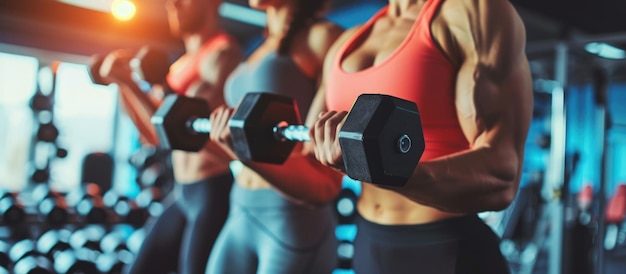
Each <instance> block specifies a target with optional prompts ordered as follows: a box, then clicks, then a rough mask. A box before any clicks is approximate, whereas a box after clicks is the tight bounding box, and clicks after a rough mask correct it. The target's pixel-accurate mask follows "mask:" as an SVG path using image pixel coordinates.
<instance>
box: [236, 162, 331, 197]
mask: <svg viewBox="0 0 626 274" xmlns="http://www.w3.org/2000/svg"><path fill="white" fill-rule="evenodd" d="M244 164H245V165H246V166H248V167H249V168H251V169H252V170H254V171H255V172H257V173H258V174H259V175H261V176H262V177H263V178H264V179H265V180H267V181H268V182H270V183H271V184H272V186H273V187H274V188H276V189H277V190H278V191H280V192H282V193H283V194H285V195H286V196H288V197H290V198H292V199H293V200H296V201H299V202H302V203H305V204H311V205H324V204H327V203H329V202H331V201H332V200H334V199H335V198H336V197H337V195H338V194H339V191H340V190H341V179H342V174H341V173H338V172H336V171H334V170H332V169H330V168H328V167H325V166H322V165H321V164H320V163H319V162H317V160H315V159H314V158H311V157H308V156H303V155H297V156H292V157H290V158H289V159H288V160H287V161H286V162H285V163H284V164H282V165H273V164H264V163H257V162H245V163H244Z"/></svg>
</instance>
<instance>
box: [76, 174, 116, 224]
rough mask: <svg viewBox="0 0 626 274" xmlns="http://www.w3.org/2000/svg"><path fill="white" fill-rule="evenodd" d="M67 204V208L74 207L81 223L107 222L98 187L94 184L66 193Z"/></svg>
mask: <svg viewBox="0 0 626 274" xmlns="http://www.w3.org/2000/svg"><path fill="white" fill-rule="evenodd" d="M67 203H68V205H69V206H71V207H74V209H75V211H76V214H77V215H78V217H79V218H80V220H81V221H82V222H86V223H90V224H102V223H106V222H107V221H108V214H107V210H106V209H105V207H104V203H103V201H102V196H101V194H100V187H99V186H98V185H96V184H94V183H88V184H86V185H85V186H82V187H81V188H79V189H76V190H75V191H72V192H70V193H68V194H67Z"/></svg>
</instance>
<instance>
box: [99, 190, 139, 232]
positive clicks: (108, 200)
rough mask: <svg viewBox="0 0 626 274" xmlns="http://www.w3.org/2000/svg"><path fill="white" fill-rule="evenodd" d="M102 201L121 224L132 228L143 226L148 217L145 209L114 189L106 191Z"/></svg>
mask: <svg viewBox="0 0 626 274" xmlns="http://www.w3.org/2000/svg"><path fill="white" fill-rule="evenodd" d="M102 199H103V201H104V205H105V206H106V207H107V208H110V209H111V210H113V212H115V214H116V215H117V217H118V218H119V219H120V221H121V222H123V223H126V224H130V225H132V226H133V227H141V226H143V225H144V224H145V223H146V221H147V220H148V218H149V217H150V213H149V212H148V210H147V209H145V208H142V207H139V206H138V205H137V202H136V201H134V200H132V199H130V198H128V197H126V196H124V195H121V194H119V193H118V192H117V191H115V190H114V189H111V190H109V191H107V192H106V193H105V194H104V196H103V197H102Z"/></svg>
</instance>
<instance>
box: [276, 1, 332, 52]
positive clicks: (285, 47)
mask: <svg viewBox="0 0 626 274" xmlns="http://www.w3.org/2000/svg"><path fill="white" fill-rule="evenodd" d="M327 2H328V0H296V1H295V4H294V9H295V12H294V14H293V16H292V18H291V22H290V23H289V28H288V29H287V34H285V37H283V39H282V40H281V41H280V45H279V46H278V54H279V55H284V54H288V53H289V51H290V50H291V44H292V43H291V42H293V39H294V38H295V36H296V35H297V34H298V32H300V30H302V29H303V28H305V27H307V26H309V25H310V24H312V23H314V22H315V21H316V20H317V19H318V17H319V16H320V11H321V10H322V9H323V8H324V7H325V6H326V4H327Z"/></svg>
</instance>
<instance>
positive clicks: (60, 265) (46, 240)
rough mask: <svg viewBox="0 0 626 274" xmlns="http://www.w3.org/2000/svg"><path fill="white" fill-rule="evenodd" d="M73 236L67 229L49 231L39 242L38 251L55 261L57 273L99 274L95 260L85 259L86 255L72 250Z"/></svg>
mask: <svg viewBox="0 0 626 274" xmlns="http://www.w3.org/2000/svg"><path fill="white" fill-rule="evenodd" d="M71 235H72V233H71V232H70V231H69V230H65V229H61V230H49V231H47V232H46V233H44V234H42V235H41V237H39V239H38V240H37V251H38V252H39V253H40V254H44V255H46V256H47V257H48V258H49V259H51V260H53V262H54V270H55V271H56V272H57V273H98V270H97V267H96V264H95V263H94V262H93V260H90V258H84V257H85V255H86V254H78V252H76V251H75V250H74V249H73V248H72V246H71V245H70V243H69V241H70V237H71ZM79 250H80V249H79ZM83 253H84V252H83ZM94 258H95V256H94Z"/></svg>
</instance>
